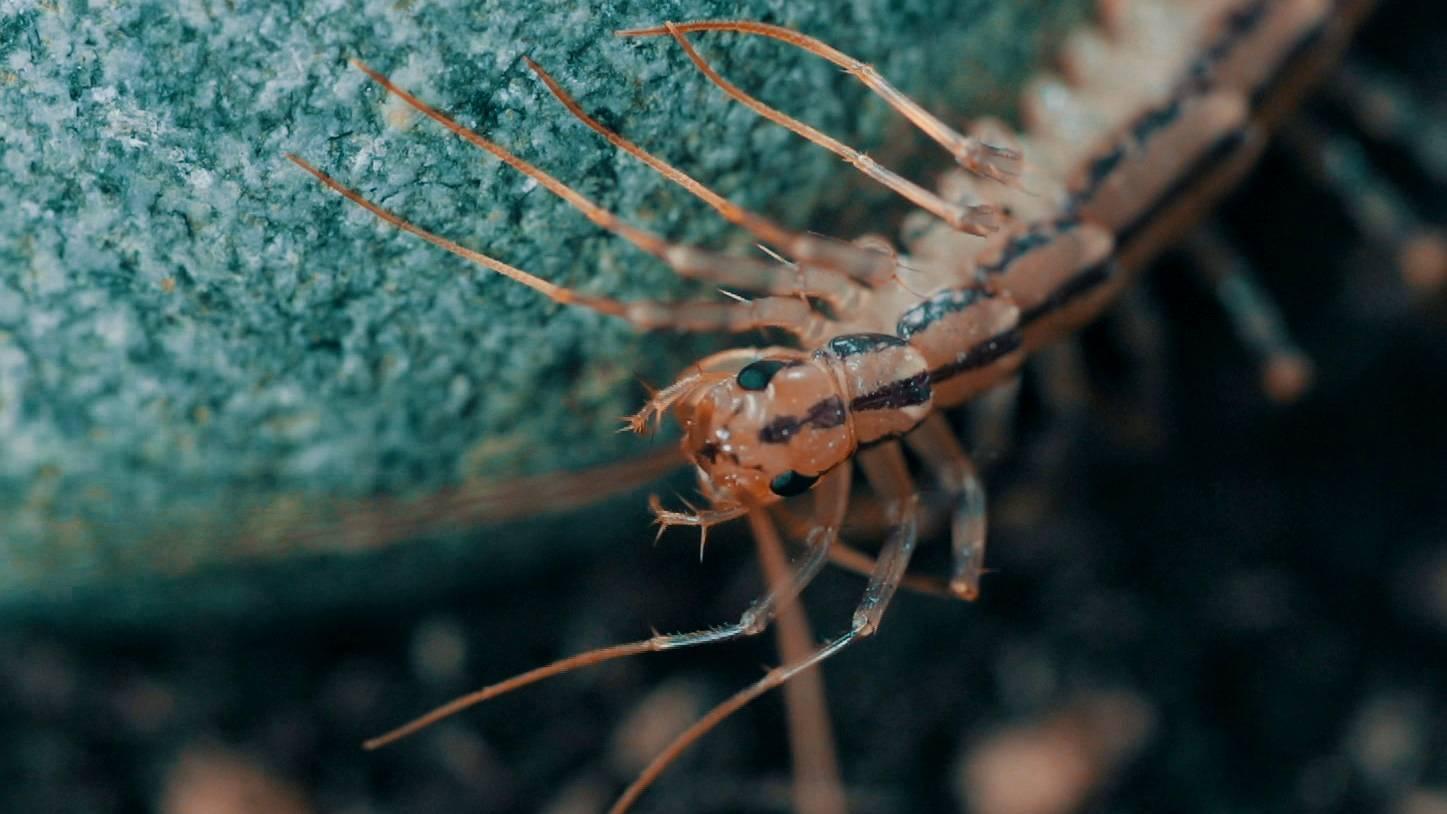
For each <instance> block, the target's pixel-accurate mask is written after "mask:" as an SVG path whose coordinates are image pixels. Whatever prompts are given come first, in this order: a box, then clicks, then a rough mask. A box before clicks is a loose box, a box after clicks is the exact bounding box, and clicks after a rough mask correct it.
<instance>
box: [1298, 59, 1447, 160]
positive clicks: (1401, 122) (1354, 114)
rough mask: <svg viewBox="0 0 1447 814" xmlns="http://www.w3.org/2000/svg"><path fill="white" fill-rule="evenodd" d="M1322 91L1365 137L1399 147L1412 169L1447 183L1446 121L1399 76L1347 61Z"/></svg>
mask: <svg viewBox="0 0 1447 814" xmlns="http://www.w3.org/2000/svg"><path fill="white" fill-rule="evenodd" d="M1325 91H1326V94H1327V95H1328V96H1330V97H1331V98H1332V99H1333V100H1334V101H1335V102H1336V103H1337V104H1338V106H1340V107H1341V108H1342V110H1343V111H1344V112H1345V113H1346V114H1347V115H1349V116H1351V118H1352V121H1353V123H1355V124H1356V126H1357V127H1359V128H1361V129H1362V131H1363V132H1365V133H1366V134H1367V135H1368V136H1370V137H1371V138H1373V139H1376V140H1378V141H1383V142H1388V143H1391V144H1394V145H1396V146H1397V147H1399V148H1401V149H1402V150H1404V151H1405V152H1406V153H1407V154H1408V155H1410V156H1411V158H1412V164H1413V166H1414V167H1415V168H1416V169H1419V170H1421V171H1422V172H1424V173H1426V175H1427V176H1428V177H1429V178H1431V179H1432V180H1433V181H1436V182H1437V183H1439V184H1447V121H1444V119H1443V116H1442V113H1441V106H1440V105H1439V104H1434V103H1433V102H1431V101H1429V100H1427V99H1424V98H1422V96H1421V94H1419V93H1417V92H1416V91H1415V90H1414V89H1413V88H1412V87H1411V85H1410V84H1409V83H1408V82H1406V81H1405V80H1404V79H1403V78H1402V77H1400V76H1394V75H1393V74H1392V73H1390V72H1388V71H1385V70H1382V69H1380V68H1377V67H1375V66H1372V65H1368V64H1366V63H1364V62H1362V61H1359V60H1348V61H1347V63H1346V64H1345V65H1342V66H1341V67H1340V68H1339V69H1338V70H1337V72H1336V74H1334V75H1333V76H1332V79H1331V81H1330V82H1328V83H1326V85H1325Z"/></svg>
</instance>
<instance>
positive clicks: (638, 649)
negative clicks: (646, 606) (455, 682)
mask: <svg viewBox="0 0 1447 814" xmlns="http://www.w3.org/2000/svg"><path fill="white" fill-rule="evenodd" d="M667 638H668V637H667V636H653V637H651V638H648V639H643V640H641V641H636V642H630V643H628V644H616V645H612V646H610V647H600V648H598V649H597V650H589V651H588V652H586V653H579V654H577V655H575V656H569V657H568V658H565V659H559V660H557V661H555V662H553V663H552V664H548V665H544V666H542V667H538V668H537V669H534V670H529V671H528V672H526V673H523V674H521V675H516V676H513V677H512V678H509V679H508V680H506V681H502V682H499V683H497V684H493V685H491V686H487V687H483V688H482V689H480V690H478V691H476V692H471V693H468V694H467V695H463V696H459V697H457V698H454V699H453V700H451V701H448V702H447V703H446V704H443V705H442V706H440V707H438V708H436V709H434V710H432V711H431V712H428V713H427V714H425V715H422V716H420V717H417V718H414V719H413V720H411V721H408V722H407V723H405V724H403V725H401V726H399V727H397V728H396V729H393V730H391V731H389V732H385V733H383V734H381V735H378V736H377V737H375V738H370V739H368V740H366V741H364V742H363V743H362V748H364V749H367V750H372V749H380V748H382V747H383V746H386V745H387V744H389V743H395V742H397V741H399V740H401V739H402V738H405V737H407V736H408V735H411V734H413V733H415V732H418V731H420V730H423V729H426V728H427V727H429V726H431V725H433V724H435V723H437V722H438V721H441V720H443V719H444V718H450V717H452V716H453V715H456V714H457V713H459V712H461V711H463V710H465V709H467V708H469V707H473V706H476V705H478V704H481V703H482V702H484V701H487V700H490V699H493V698H496V697H498V696H499V695H505V694H507V693H510V692H512V691H513V690H516V689H521V688H522V687H526V686H528V685H529V684H536V683H537V682H539V681H542V680H543V679H545V678H552V677H553V676H556V675H561V674H563V673H566V672H570V671H572V670H576V669H579V668H582V667H590V666H592V665H594V664H602V663H603V662H605V661H612V660H613V659H620V658H624V657H626V656H636V655H638V654H639V653H649V652H653V651H656V650H661V649H663V648H662V642H663V641H664V640H666V639H667Z"/></svg>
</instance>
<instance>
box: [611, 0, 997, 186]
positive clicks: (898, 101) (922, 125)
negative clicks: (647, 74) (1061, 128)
mask: <svg viewBox="0 0 1447 814" xmlns="http://www.w3.org/2000/svg"><path fill="white" fill-rule="evenodd" d="M675 31H677V32H680V33H683V34H690V33H693V32H696V31H729V32H733V33H736V34H746V35H752V36H761V37H768V38H770V39H774V40H778V41H780V42H784V43H787V44H789V45H792V46H794V47H796V48H801V49H803V50H805V51H808V52H809V53H811V54H814V55H816V56H819V57H823V58H824V59H827V60H828V61H830V62H832V63H834V64H835V65H838V66H839V67H840V68H843V69H844V70H845V71H846V72H848V73H849V74H850V75H851V76H853V77H855V78H856V79H858V80H859V81H860V82H861V83H862V84H863V85H864V86H865V87H867V88H869V90H870V91H872V92H873V93H874V94H875V95H876V96H878V97H879V98H881V99H883V100H884V101H885V102H886V103H887V104H888V105H889V106H890V107H892V108H894V109H895V110H896V111H897V112H899V113H900V114H901V115H903V116H904V117H905V118H907V119H909V121H910V123H911V124H913V125H914V126H915V127H917V128H919V129H920V130H921V131H922V132H924V134H925V135H927V136H929V137H930V138H931V139H933V140H934V141H935V143H937V144H939V145H940V146H941V147H944V148H945V149H946V150H948V151H949V153H950V155H951V156H953V157H954V159H955V161H956V162H957V163H958V164H959V165H960V166H961V167H964V168H965V169H966V170H969V171H970V172H972V173H975V174H976V175H981V176H984V177H987V178H990V179H993V180H995V181H999V182H1001V183H1007V184H1013V183H1015V182H1016V179H1017V178H1018V177H1019V176H1020V173H1021V170H1022V157H1021V154H1020V151H1018V150H1013V149H1010V148H1007V147H999V146H995V145H991V144H987V143H985V142H983V141H980V140H979V139H976V138H971V137H970V136H966V135H964V134H963V133H960V132H958V131H957V130H955V129H954V128H952V127H950V126H949V125H948V124H945V123H944V122H943V121H940V119H939V118H938V117H936V116H935V115H934V114H933V113H930V112H929V111H928V110H925V109H924V108H923V107H921V106H920V104H919V103H918V102H916V101H914V100H913V99H911V98H909V97H908V96H906V95H905V94H904V93H902V92H901V91H900V90H899V89H898V88H896V87H895V86H894V85H892V84H890V83H889V80H887V79H885V78H884V76H883V75H881V74H880V73H879V71H877V70H875V68H874V66H873V65H870V64H868V63H866V62H861V61H860V60H857V59H855V58H854V57H851V56H849V55H848V54H846V53H844V52H843V51H840V50H839V49H837V48H835V47H834V46H832V45H829V44H828V43H826V42H824V41H822V40H819V39H816V38H814V37H810V36H808V35H806V34H800V33H799V32H797V31H791V30H789V29H787V28H784V27H782V26H777V25H770V24H768V23H757V22H752V21H748V20H696V21H690V22H684V23H664V24H663V25H661V26H653V27H650V28H633V29H628V30H625V31H619V32H618V36H620V37H656V36H661V35H664V34H670V33H673V32H675Z"/></svg>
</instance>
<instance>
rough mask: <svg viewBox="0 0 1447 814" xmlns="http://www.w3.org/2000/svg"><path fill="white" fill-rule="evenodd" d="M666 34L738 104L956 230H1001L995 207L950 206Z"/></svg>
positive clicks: (669, 27)
mask: <svg viewBox="0 0 1447 814" xmlns="http://www.w3.org/2000/svg"><path fill="white" fill-rule="evenodd" d="M664 26H665V30H666V31H667V32H668V33H670V34H672V35H673V38H674V40H675V41H677V42H678V44H679V46H680V47H682V48H683V50H684V53H686V54H687V55H688V58H689V59H690V60H692V61H693V64H694V65H695V66H696V67H697V68H698V70H699V72H701V73H702V74H703V75H704V76H705V77H707V78H708V80H709V81H710V82H712V83H714V84H715V85H717V86H718V87H719V89H721V90H722V91H723V92H724V93H727V94H728V95H729V96H730V97H732V98H733V99H734V100H735V101H737V102H739V103H740V104H742V105H744V106H745V107H747V108H749V109H750V110H752V111H754V112H755V113H757V114H759V115H760V116H762V117H764V118H765V119H768V120H769V121H771V122H774V123H775V124H778V125H780V126H782V127H786V128H788V129H789V130H791V131H793V132H794V133H795V134H797V135H799V136H800V137H802V138H805V139H808V140H809V141H812V142H813V143H815V144H817V145H819V146H820V147H823V148H824V149H826V150H828V151H830V152H831V153H834V154H835V155H837V156H839V157H840V158H842V159H844V160H845V161H846V162H848V163H849V164H850V165H852V166H853V167H854V168H855V169H857V170H859V171H860V172H862V173H864V174H865V175H867V176H869V177H870V178H873V179H874V180H875V181H877V182H879V183H881V184H883V185H884V186H886V187H888V188H889V189H890V190H892V191H893V192H895V193H896V194H898V195H900V196H902V197H903V198H905V199H906V200H908V201H909V202H910V203H913V204H914V205H915V206H918V207H919V208H921V209H924V210H926V211H928V212H929V213H930V214H932V215H934V216H935V217H937V218H939V219H940V220H942V221H944V222H945V223H947V224H949V225H950V226H951V227H952V228H954V229H958V230H959V231H962V232H968V233H970V234H975V235H987V234H989V233H990V232H992V231H994V230H996V229H998V228H999V227H1000V222H1001V221H1000V213H999V211H998V210H997V209H996V208H995V207H993V206H960V205H958V204H953V203H950V202H949V201H946V200H945V199H943V198H941V197H940V196H938V195H936V194H935V193H933V192H930V191H929V190H927V189H925V188H924V187H921V186H920V185H918V184H916V183H914V182H913V181H910V180H907V179H905V178H903V177H901V176H900V175H898V174H896V173H895V172H893V171H892V170H889V169H886V168H885V167H883V166H881V165H880V164H879V162H877V161H875V160H874V159H872V158H870V157H869V156H867V155H865V154H864V153H861V152H860V151H858V150H856V149H854V148H853V147H850V146H849V145H847V144H845V143H844V142H842V141H839V140H838V139H836V138H834V137H833V136H830V135H827V134H825V133H823V132H821V131H819V130H818V129H816V128H814V127H812V126H811V125H808V124H805V123H804V122H802V121H800V120H798V119H796V118H794V117H793V116H790V115H788V114H787V113H784V112H782V111H780V110H777V109H775V108H773V107H770V106H769V105H767V104H765V103H764V102H762V101H760V100H759V99H757V98H755V97H754V96H751V95H749V94H748V93H747V92H745V91H744V90H743V89H742V88H740V87H738V86H737V85H735V84H733V83H732V82H729V81H728V80H727V79H724V78H723V77H722V76H720V75H719V73H718V72H717V71H715V70H714V69H713V66H711V65H710V64H709V63H708V62H707V61H706V60H705V59H704V58H703V56H702V55H700V54H699V53H698V51H697V50H696V49H694V47H693V45H692V44H691V43H689V41H688V38H687V37H686V36H684V34H683V32H682V31H680V30H679V29H678V28H677V27H676V26H674V25H673V24H672V23H665V24H664Z"/></svg>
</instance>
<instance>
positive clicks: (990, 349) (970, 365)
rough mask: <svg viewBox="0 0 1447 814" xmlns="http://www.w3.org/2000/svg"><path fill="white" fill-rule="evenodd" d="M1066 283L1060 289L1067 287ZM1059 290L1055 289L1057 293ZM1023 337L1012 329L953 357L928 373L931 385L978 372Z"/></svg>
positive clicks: (1012, 349) (1019, 341)
mask: <svg viewBox="0 0 1447 814" xmlns="http://www.w3.org/2000/svg"><path fill="white" fill-rule="evenodd" d="M1068 285H1069V284H1068V283H1067V284H1066V285H1063V286H1061V287H1060V289H1063V288H1066V287H1068ZM1060 289H1056V290H1057V291H1059V290H1060ZM1024 339H1025V337H1024V335H1023V334H1022V333H1020V330H1019V329H1018V328H1012V329H1010V330H1009V331H1006V332H1005V333H1002V334H1000V335H999V336H992V337H990V338H989V339H986V340H985V341H984V342H981V343H980V344H978V345H976V346H974V347H973V348H970V349H969V350H968V351H965V352H964V353H963V354H960V355H959V356H957V357H955V361H953V362H951V363H949V364H947V365H943V366H941V367H937V368H935V369H934V370H931V371H930V372H929V374H928V375H929V380H930V382H931V383H935V382H942V381H945V380H946V379H949V378H951V377H953V376H959V375H960V374H962V373H968V372H970V371H971V370H978V369H979V368H982V367H984V366H985V365H988V364H990V363H991V362H993V361H995V360H997V359H999V358H1001V357H1003V356H1005V355H1007V354H1009V353H1012V352H1014V351H1015V350H1017V349H1018V348H1019V347H1020V345H1021V343H1022V342H1024Z"/></svg>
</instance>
